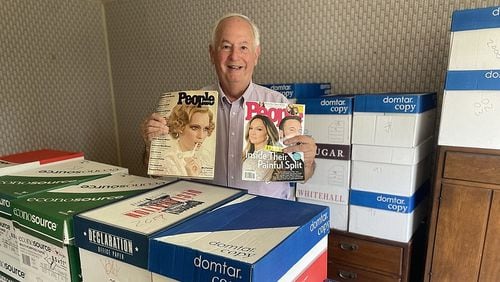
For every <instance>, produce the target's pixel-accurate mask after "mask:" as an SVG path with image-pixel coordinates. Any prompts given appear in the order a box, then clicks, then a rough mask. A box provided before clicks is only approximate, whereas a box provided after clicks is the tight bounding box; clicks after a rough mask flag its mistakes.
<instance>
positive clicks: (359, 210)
mask: <svg viewBox="0 0 500 282" xmlns="http://www.w3.org/2000/svg"><path fill="white" fill-rule="evenodd" d="M435 108H436V95H435V93H420V94H397V93H394V94H372V95H357V96H356V97H355V100H354V113H353V130H352V144H353V145H352V167H351V191H350V199H349V200H350V209H349V231H350V232H353V233H358V234H363V235H368V236H373V237H378V238H382V239H388V240H393V241H399V242H408V241H409V240H410V238H411V237H412V235H413V233H414V232H415V230H416V228H417V227H418V225H419V222H420V220H421V219H422V217H423V216H424V215H425V202H426V201H425V200H424V199H425V198H426V196H427V194H428V192H429V178H430V172H431V169H432V157H433V149H434V143H433V140H432V136H433V133H434V123H435V114H436V110H435Z"/></svg>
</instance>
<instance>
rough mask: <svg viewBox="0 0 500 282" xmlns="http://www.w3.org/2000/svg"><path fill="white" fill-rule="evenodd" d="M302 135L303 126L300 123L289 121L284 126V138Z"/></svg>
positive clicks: (293, 120) (294, 120)
mask: <svg viewBox="0 0 500 282" xmlns="http://www.w3.org/2000/svg"><path fill="white" fill-rule="evenodd" d="M301 134H302V126H301V124H300V121H298V120H296V119H289V120H287V121H285V124H283V138H284V139H288V138H292V137H294V136H297V135H301Z"/></svg>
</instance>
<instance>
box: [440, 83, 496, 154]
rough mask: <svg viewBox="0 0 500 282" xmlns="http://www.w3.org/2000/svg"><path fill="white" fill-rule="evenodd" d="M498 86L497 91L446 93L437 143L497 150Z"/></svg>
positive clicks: (446, 91) (447, 91)
mask: <svg viewBox="0 0 500 282" xmlns="http://www.w3.org/2000/svg"><path fill="white" fill-rule="evenodd" d="M498 105H500V87H499V90H497V91H481V90H476V91H451V90H445V92H444V98H443V107H442V112H441V122H440V127H439V139H438V144H439V145H441V146H459V147H475V148H486V149H500V122H499V121H500V111H498V110H497V109H496V107H497V106H498Z"/></svg>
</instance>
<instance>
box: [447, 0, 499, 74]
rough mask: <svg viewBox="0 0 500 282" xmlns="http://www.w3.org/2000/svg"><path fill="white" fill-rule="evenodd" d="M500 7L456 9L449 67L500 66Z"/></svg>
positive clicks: (496, 67)
mask: <svg viewBox="0 0 500 282" xmlns="http://www.w3.org/2000/svg"><path fill="white" fill-rule="evenodd" d="M499 12H500V8H499V7H488V8H482V9H471V10H461V11H455V12H454V13H453V16H452V23H451V31H452V33H451V40H450V45H451V49H450V61H449V65H448V70H491V69H499V68H500V15H499Z"/></svg>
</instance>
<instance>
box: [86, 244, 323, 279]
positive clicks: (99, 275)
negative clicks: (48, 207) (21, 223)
mask: <svg viewBox="0 0 500 282" xmlns="http://www.w3.org/2000/svg"><path fill="white" fill-rule="evenodd" d="M327 249H328V237H325V238H323V239H322V240H321V241H320V242H318V244H316V246H314V247H313V248H312V249H311V250H310V251H309V252H308V253H307V254H306V255H305V256H303V257H302V259H300V260H299V261H298V262H297V263H296V264H295V265H294V266H293V267H292V268H291V269H290V270H289V271H288V272H287V273H286V274H285V275H283V276H282V277H281V278H280V280H278V281H323V280H324V279H326V270H327V255H328V251H327ZM311 258H315V259H314V261H312V262H311ZM80 259H81V264H82V266H85V267H83V269H82V276H83V281H131V282H132V281H141V282H147V281H153V282H167V281H177V280H175V279H171V278H168V277H165V276H162V275H159V274H156V273H153V272H149V271H145V270H144V269H142V268H139V267H136V266H131V265H129V264H127V263H124V262H122V261H119V260H116V259H112V258H110V257H106V256H102V255H98V254H95V253H92V252H89V251H87V250H85V249H80ZM305 277H307V278H305Z"/></svg>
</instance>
